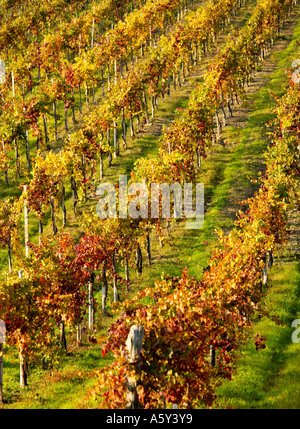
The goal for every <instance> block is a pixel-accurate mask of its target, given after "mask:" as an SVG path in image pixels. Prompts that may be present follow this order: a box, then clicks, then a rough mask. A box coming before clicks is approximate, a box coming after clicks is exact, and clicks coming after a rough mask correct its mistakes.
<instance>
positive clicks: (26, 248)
mask: <svg viewBox="0 0 300 429" xmlns="http://www.w3.org/2000/svg"><path fill="white" fill-rule="evenodd" d="M26 192H27V185H25V186H24V193H25V194H26ZM24 232H25V256H26V258H27V257H28V255H29V247H28V241H29V228H28V207H27V201H26V200H25V201H24Z"/></svg>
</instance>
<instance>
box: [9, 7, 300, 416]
mask: <svg viewBox="0 0 300 429" xmlns="http://www.w3.org/2000/svg"><path fill="white" fill-rule="evenodd" d="M297 13H299V6H298V7H297ZM297 16H299V15H297V14H296V13H294V14H293V16H292V17H291V20H290V22H289V23H288V25H287V28H286V29H285V32H284V33H283V37H282V38H281V39H280V40H279V41H278V42H277V44H276V46H275V47H274V50H273V53H272V54H271V55H270V56H269V57H268V58H267V59H266V61H265V63H263V64H262V69H261V70H260V71H258V73H257V74H256V76H255V79H254V81H253V82H251V84H250V87H249V95H248V97H247V100H246V101H245V102H244V103H243V105H241V106H240V107H239V111H238V112H236V113H234V118H233V119H232V121H231V123H230V124H229V126H228V127H226V129H225V131H224V134H223V139H224V141H225V146H221V145H219V146H214V147H212V148H211V151H210V154H209V156H208V158H207V159H206V160H205V161H204V162H203V168H202V170H201V172H200V174H199V178H198V181H199V182H203V183H205V200H206V202H208V207H207V212H206V216H205V224H204V227H203V229H201V230H186V229H185V226H184V224H183V223H178V224H177V225H176V226H174V227H173V228H172V242H171V244H172V245H168V244H166V245H165V246H164V248H163V249H162V251H161V249H159V251H158V246H159V245H158V243H157V242H156V240H154V248H153V254H154V264H153V266H151V267H145V269H144V272H143V274H142V276H141V277H139V278H137V277H136V276H135V273H132V276H131V278H132V283H133V285H134V287H133V293H134V291H136V290H137V289H140V288H142V287H145V286H146V285H149V284H151V283H152V282H154V281H155V280H156V279H158V278H159V276H160V273H161V272H163V271H165V272H168V273H169V274H172V275H180V274H181V272H182V269H183V268H184V267H185V266H187V267H188V269H189V272H190V273H191V274H192V275H195V276H196V277H198V278H201V276H202V270H203V267H205V266H206V265H207V259H208V256H209V254H210V251H211V246H212V245H213V242H214V240H215V237H216V235H215V233H214V229H215V227H216V226H219V227H221V228H223V229H226V230H228V229H230V228H231V227H232V225H233V220H234V215H235V212H236V210H237V209H238V208H240V207H239V205H238V201H241V200H243V199H244V198H246V197H248V196H250V195H252V194H253V192H254V190H255V189H256V185H253V184H252V183H251V182H250V179H251V178H255V177H256V176H257V174H258V172H259V171H261V170H263V168H264V167H263V156H262V154H263V151H264V150H265V149H266V147H267V145H268V139H267V137H266V128H265V125H264V124H265V123H266V122H267V121H269V120H270V119H272V117H273V113H272V107H273V105H274V102H273V100H272V97H271V94H270V91H271V92H273V93H275V94H276V95H281V94H282V93H283V92H284V88H285V85H284V67H285V66H289V65H290V64H291V60H292V58H293V55H294V53H295V52H296V50H297V47H296V42H295V41H296V40H297V39H298V40H300V22H298V24H297V26H296V25H295V22H296V17H297ZM248 17H249V14H248ZM246 18H247V16H246V14H244V19H246ZM292 22H293V23H294V24H293V25H292ZM190 83H192V82H190ZM183 91H187V93H188V92H189V88H188V85H187V84H186V86H184V87H183V88H182V92H183ZM182 92H181V94H180V93H179V92H178V93H177V95H175V94H174V95H173V97H171V98H170V99H168V100H165V102H164V103H163V104H162V106H161V108H160V110H159V111H158V112H157V115H159V116H157V119H156V122H155V123H154V124H153V127H155V126H158V128H156V130H158V129H159V126H160V124H161V123H162V122H164V121H165V120H166V119H169V120H171V119H172V117H173V114H172V113H173V112H174V110H175V108H176V107H183V106H184V105H185V104H186V103H187V97H182ZM158 136H159V131H157V132H153V133H152V134H147V135H145V136H144V137H143V138H142V139H139V140H137V141H136V142H135V143H134V146H132V148H131V149H130V150H129V153H128V154H126V155H124V158H123V157H120V158H119V159H118V160H117V161H115V162H114V165H113V167H112V169H111V170H109V176H108V180H111V179H113V178H116V177H117V175H118V174H120V171H121V170H122V172H123V171H127V172H128V171H130V169H131V168H132V165H133V162H134V160H135V159H136V157H138V156H144V155H145V154H146V153H153V152H155V150H156V147H157V138H158ZM127 155H128V157H127ZM125 157H126V159H125ZM295 250H297V249H295V248H290V249H287V251H285V253H283V254H282V255H278V256H277V258H276V261H275V265H274V268H273V269H272V272H271V276H270V280H269V284H268V291H267V295H266V302H267V303H268V305H269V306H270V308H271V309H272V311H274V313H276V314H278V315H279V316H281V317H282V319H283V321H284V325H283V326H279V327H278V326H276V325H275V324H274V323H273V322H270V321H268V320H265V319H261V320H259V321H258V322H257V324H256V325H255V326H254V328H253V332H255V333H256V332H259V333H260V334H261V335H265V336H266V337H267V348H266V349H265V350H259V351H256V350H255V347H254V344H253V341H249V344H247V345H246V346H245V347H244V348H243V349H242V350H241V354H240V357H239V359H238V362H237V373H236V377H235V378H234V380H233V381H232V382H228V383H227V382H226V383H224V384H223V386H222V387H221V388H220V389H219V395H220V396H219V398H218V400H217V402H216V404H215V406H216V407H221V408H223V407H235V408H272V407H273V408H297V407H299V405H300V400H299V398H300V395H299V378H300V373H299V352H298V353H297V351H299V347H300V344H293V343H292V342H291V332H292V330H291V327H290V324H291V321H292V320H293V319H296V318H297V317H298V318H299V317H300V307H299V304H297V300H298V301H299V293H300V290H299V270H298V266H297V260H296V256H297V255H296V254H295ZM159 253H160V254H161V256H157V255H159ZM124 297H125V296H124V294H123V296H122V298H124ZM110 303H111V298H110V300H109V302H108V304H109V305H110ZM112 319H113V314H112V313H110V317H108V318H107V319H106V320H102V318H101V317H98V321H97V322H98V326H99V330H98V331H97V333H96V334H95V336H96V337H97V338H98V340H99V344H96V345H94V344H91V343H89V342H88V341H87V339H85V340H84V342H83V345H82V346H81V347H76V346H75V342H74V338H75V335H73V336H71V340H69V355H68V356H66V357H64V359H63V362H62V364H61V365H60V366H59V365H58V366H57V367H56V369H55V370H52V371H46V372H42V371H40V370H33V371H32V373H31V374H30V380H29V383H30V386H29V387H28V388H26V389H24V391H22V392H19V391H18V376H19V373H18V370H19V368H18V359H17V356H15V357H14V356H12V357H11V356H9V357H6V358H5V360H4V368H5V373H4V396H5V398H6V400H7V401H8V402H7V403H6V404H5V405H4V407H5V408H77V407H78V406H80V404H81V403H82V401H83V400H84V397H85V395H86V390H87V388H88V387H89V386H90V385H91V383H92V379H88V378H81V377H79V376H78V375H77V371H78V370H81V371H89V370H92V369H93V368H100V367H102V366H104V365H106V364H107V363H108V361H109V360H108V359H103V358H102V357H101V336H104V335H105V330H106V329H107V327H108V326H109V324H110V322H111V321H112ZM98 332H99V336H98ZM85 338H86V336H85ZM297 392H298V394H297Z"/></svg>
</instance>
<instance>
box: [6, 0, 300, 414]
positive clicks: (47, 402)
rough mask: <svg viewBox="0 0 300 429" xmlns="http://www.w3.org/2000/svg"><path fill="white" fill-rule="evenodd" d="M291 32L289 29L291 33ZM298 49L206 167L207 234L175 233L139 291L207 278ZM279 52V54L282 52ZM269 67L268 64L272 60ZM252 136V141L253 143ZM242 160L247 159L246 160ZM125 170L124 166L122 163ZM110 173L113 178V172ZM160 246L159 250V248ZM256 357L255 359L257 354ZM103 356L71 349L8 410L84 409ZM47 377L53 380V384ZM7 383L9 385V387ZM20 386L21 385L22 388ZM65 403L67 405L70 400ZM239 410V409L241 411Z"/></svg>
mask: <svg viewBox="0 0 300 429" xmlns="http://www.w3.org/2000/svg"><path fill="white" fill-rule="evenodd" d="M297 11H299V7H298V8H297ZM293 18H295V16H294V15H293V16H292V18H291V20H290V24H291V28H290V31H291V29H292V22H293ZM298 27H299V25H298ZM298 27H297V29H298ZM287 30H288V27H287V28H286V30H285V31H287ZM298 32H299V30H298ZM295 36H296V32H295V33H294V38H295ZM298 36H299V34H298ZM283 40H284V39H281V41H283ZM288 40H289V39H288V38H287V40H286V43H288ZM276 46H277V45H276ZM276 46H275V47H274V49H276ZM293 46H294V47H295V43H292V44H290V45H289V47H290V49H287V50H285V51H280V53H276V55H277V58H274V56H276V55H273V54H272V55H271V57H272V58H273V60H271V59H270V61H273V62H274V64H277V69H276V73H277V80H276V78H275V76H274V73H273V75H272V77H270V76H269V74H268V77H267V76H266V77H267V82H264V83H265V87H263V88H262V89H260V91H259V92H257V88H256V92H255V93H253V95H252V97H251V96H250V97H249V99H248V101H247V103H246V104H245V103H244V104H243V106H246V107H247V109H249V108H250V106H251V114H250V115H248V113H249V112H247V114H246V115H244V117H243V119H244V120H245V122H244V123H245V126H244V127H243V128H242V129H240V128H239V127H235V128H234V127H231V128H226V130H225V134H224V140H225V141H227V139H228V141H230V143H231V144H230V145H225V147H223V146H214V147H213V150H212V152H211V153H210V154H209V157H208V159H207V160H206V161H205V162H204V163H203V170H202V172H201V174H200V178H201V176H202V175H203V177H204V176H205V178H206V177H207V185H206V189H207V191H208V192H207V196H208V198H209V200H210V205H209V210H208V212H207V216H206V222H205V226H204V229H203V231H202V230H201V233H200V234H199V231H196V232H189V233H187V231H186V230H185V229H184V225H180V224H178V225H177V226H178V228H174V229H173V231H172V236H173V240H174V239H175V240H176V241H175V242H174V241H173V245H172V247H170V246H165V248H164V251H163V256H162V257H160V258H157V259H156V260H155V263H154V266H152V267H150V268H146V269H145V270H144V273H143V275H142V276H141V277H140V278H137V279H135V278H134V276H133V283H134V285H135V287H139V286H142V285H143V284H145V280H146V281H147V283H151V282H152V281H153V280H154V279H157V278H158V275H159V274H160V273H161V272H162V271H166V272H168V273H169V274H176V275H178V274H181V273H180V272H178V270H179V269H180V267H183V266H184V265H186V266H188V268H189V270H190V273H191V274H193V275H194V274H195V275H197V276H198V277H199V275H200V274H201V272H199V266H200V268H201V269H202V267H204V266H205V263H206V260H207V257H208V255H209V253H210V244H211V243H212V242H213V240H214V235H213V230H214V227H215V226H216V225H217V224H219V226H221V227H223V228H224V227H225V228H230V227H231V225H232V214H233V211H235V210H233V209H232V203H233V201H232V198H231V197H232V195H231V194H230V190H234V192H233V196H234V203H235V204H236V202H237V201H239V200H240V199H243V198H244V196H245V195H244V191H245V189H246V190H247V192H250V194H251V193H252V192H253V189H251V190H250V188H249V185H250V182H249V180H248V178H249V177H256V173H257V170H259V169H260V168H262V166H263V159H262V157H261V153H262V151H263V150H264V149H265V147H266V144H267V142H266V140H265V128H264V125H263V124H264V123H265V119H267V120H268V119H269V118H271V117H272V114H271V104H270V103H271V98H270V95H269V93H268V91H267V89H268V88H269V89H272V91H274V92H276V93H277V94H280V93H281V92H282V91H283V90H284V87H283V86H282V85H281V84H282V81H281V79H282V76H283V63H285V65H286V66H289V65H290V63H289V59H290V57H291V56H292V54H293V50H292V47H293ZM277 49H279V48H278V47H277ZM279 58H280V59H281V62H280V61H278V59H279ZM266 61H268V59H267V60H266ZM263 74H264V69H262V71H261V72H260V73H257V76H256V77H255V82H257V79H258V78H259V76H262V75H263ZM272 82H273V85H272ZM254 100H255V101H254ZM170 101H171V100H170ZM181 102H182V101H180V100H179V101H178V105H180V103H181ZM184 102H185V101H183V103H184ZM183 105H184V104H183ZM266 106H269V109H267V110H268V111H267V112H266V109H265V108H266ZM168 112H169V110H168V109H167V108H166V113H167V114H168ZM261 113H263V114H264V115H266V116H264V117H263V118H262V116H260V114H261ZM238 118H239V119H241V118H242V115H240V114H239V115H238V116H237V114H235V119H238ZM227 136H228V137H227ZM249 136H251V141H250V142H249ZM146 139H148V142H149V148H150V150H151V148H152V150H155V144H154V143H155V142H153V141H152V138H151V137H150V136H149V138H148V137H146ZM247 142H248V143H247ZM126 155H127V154H126ZM242 155H243V158H242V159H241V156H242ZM253 155H254V156H257V163H256V162H255V163H249V165H245V160H246V159H247V158H248V159H250V158H253ZM133 160H134V151H133ZM224 160H225V162H224ZM124 161H125V160H124ZM126 162H128V163H129V164H128V166H129V165H130V162H129V161H126ZM121 165H124V164H123V163H122V164H121ZM119 168H120V166H118V165H115V175H116V176H117V175H118V174H120V173H119V171H120V170H119ZM129 170H130V167H129ZM110 172H111V173H112V174H113V170H110ZM112 177H113V176H112ZM237 177H238V178H239V182H240V183H237V181H236V179H237ZM109 180H110V179H109ZM200 181H201V180H200ZM245 185H246V186H245ZM229 197H230V199H229ZM241 197H242V198H241ZM228 207H230V209H231V210H227V208H228ZM220 214H221V215H220ZM204 242H207V243H208V245H206V244H205V243H204ZM156 245H158V244H157V243H156ZM155 253H156V252H155V249H154V254H155ZM282 267H284V269H283V270H282V271H281V270H280V269H279V268H277V272H276V270H275V269H274V272H273V274H272V275H274V278H275V280H274V282H275V283H276V281H277V282H278V284H282V283H281V280H282V279H283V278H285V276H284V275H282V273H286V274H288V273H289V274H290V278H291V282H290V284H291V287H293V286H292V284H293V281H292V280H293V279H294V278H295V272H296V270H295V267H293V268H292V269H289V265H286V264H285V263H283V265H282ZM201 269H200V271H201ZM172 271H174V272H172ZM276 276H277V280H276ZM136 281H137V283H140V285H139V284H136ZM286 283H288V282H286ZM271 284H272V283H271ZM272 289H273V288H272ZM270 291H272V290H270ZM277 310H278V308H277V305H276V308H275V311H276V312H277ZM102 328H103V329H104V328H105V329H106V328H107V326H103V327H102ZM97 336H98V335H97ZM275 337H276V335H275ZM296 346H297V345H296ZM253 353H255V351H254V352H253ZM259 353H260V352H259ZM100 354H101V353H100V345H99V344H96V345H91V344H88V343H86V344H84V346H83V347H82V349H79V350H78V349H76V351H75V348H74V351H73V350H72V347H71V346H70V356H67V357H66V359H65V364H64V366H63V368H61V369H58V370H57V371H53V373H52V376H51V375H50V374H49V373H48V374H47V375H46V377H43V378H42V381H41V380H40V377H41V374H40V373H36V374H33V378H32V385H33V384H34V383H35V380H36V387H33V388H32V390H30V389H28V390H25V391H24V392H23V393H22V395H21V397H20V399H21V401H20V402H19V403H16V402H15V400H16V398H14V399H13V397H12V396H11V399H12V402H11V403H10V404H7V405H6V406H7V407H12V408H14V407H18V406H20V407H21V408H31V407H32V408H36V407H40V408H56V407H62V408H69V407H70V408H76V406H78V405H79V402H80V400H79V402H77V399H78V397H79V396H80V389H81V388H82V390H81V391H82V393H83V392H84V391H85V389H86V387H87V386H86V384H85V385H84V386H82V384H81V382H82V380H81V379H80V378H79V377H77V376H76V370H78V369H81V370H88V369H92V367H93V366H96V367H100V365H101V363H103V364H104V365H105V364H106V363H107V362H103V361H102V360H101V359H99V356H100ZM258 359H259V356H258ZM5 362H6V361H5ZM249 362H251V359H250V360H248V365H249ZM291 363H292V362H291ZM5 365H6V363H5ZM7 366H8V365H7ZM11 366H12V367H13V368H14V369H13V368H12V370H11V374H12V378H17V377H18V372H17V371H18V361H17V359H16V361H15V363H14V364H13V363H11ZM298 366H299V365H298ZM262 368H263V366H262ZM13 375H14V376H13ZM47 377H49V379H48V378H47ZM48 381H49V382H48ZM7 382H8V379H7V381H6V383H7ZM50 382H51V383H50ZM85 383H86V380H85ZM15 385H17V382H16V384H15ZM255 386H256V387H255ZM256 388H257V384H256V385H255V384H254V386H253V391H255V389H256ZM237 392H238V391H236V392H235V394H236V396H238V393H237ZM63 398H66V399H65V400H64V399H63ZM254 403H255V401H253V404H254ZM245 404H246V407H247V405H249V404H248V402H247V398H245V402H243V403H242V406H245ZM257 404H259V405H260V406H261V404H263V400H261V401H260V402H259V401H256V405H257ZM237 407H239V405H238V406H237Z"/></svg>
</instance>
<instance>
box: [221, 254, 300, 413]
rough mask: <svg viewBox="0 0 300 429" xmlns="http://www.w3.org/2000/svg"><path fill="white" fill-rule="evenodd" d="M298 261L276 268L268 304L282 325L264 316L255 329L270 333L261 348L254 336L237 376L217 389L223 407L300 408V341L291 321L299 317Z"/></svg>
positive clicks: (299, 273)
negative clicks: (294, 339)
mask: <svg viewBox="0 0 300 429" xmlns="http://www.w3.org/2000/svg"><path fill="white" fill-rule="evenodd" d="M299 297H300V271H299V263H298V262H297V261H294V262H286V263H282V262H280V261H279V262H277V263H276V264H275V266H274V268H273V269H272V270H271V274H270V277H269V283H268V291H267V293H266V297H265V302H266V307H267V308H268V309H269V311H270V313H271V314H273V315H276V316H278V317H279V319H280V320H281V321H282V325H277V324H275V322H274V321H272V320H270V319H269V318H266V317H263V318H262V319H261V320H259V321H258V322H257V323H256V324H255V325H254V327H253V330H252V333H251V334H253V335H254V334H256V333H259V334H260V335H262V336H263V337H265V338H266V348H265V349H262V350H256V349H255V346H254V341H253V339H249V341H248V342H247V344H246V345H245V346H244V347H243V348H242V350H241V352H240V356H239V358H238V360H237V365H236V366H237V370H236V373H235V374H234V376H233V379H232V381H230V382H227V381H225V382H224V383H223V385H222V386H221V388H219V390H218V395H219V396H218V400H217V403H216V404H215V406H216V407H220V408H228V407H229V408H241V409H242V408H263V409H271V408H272V409H274V408H277V409H284V408H296V409H297V408H300V354H299V351H300V343H293V341H292V339H291V335H292V332H293V330H294V329H293V328H292V327H291V323H292V321H293V320H294V319H299V317H300V301H299Z"/></svg>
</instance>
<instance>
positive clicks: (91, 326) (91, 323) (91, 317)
mask: <svg viewBox="0 0 300 429" xmlns="http://www.w3.org/2000/svg"><path fill="white" fill-rule="evenodd" d="M88 287H89V329H90V330H92V329H94V295H93V282H92V281H89V286H88Z"/></svg>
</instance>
